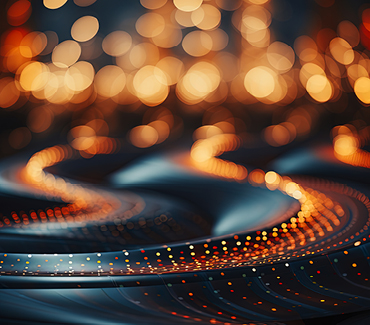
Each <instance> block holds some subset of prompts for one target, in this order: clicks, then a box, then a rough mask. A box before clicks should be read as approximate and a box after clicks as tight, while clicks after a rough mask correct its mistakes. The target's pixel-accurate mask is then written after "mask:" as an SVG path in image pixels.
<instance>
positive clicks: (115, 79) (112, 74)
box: [95, 65, 126, 98]
mask: <svg viewBox="0 0 370 325" xmlns="http://www.w3.org/2000/svg"><path fill="white" fill-rule="evenodd" d="M125 85H126V75H125V73H124V71H123V70H122V69H121V68H120V67H117V66H116V65H106V66H105V67H103V68H101V69H100V70H99V71H98V73H97V74H96V76H95V88H96V92H97V93H98V94H99V95H100V96H103V97H107V98H110V97H113V96H115V95H117V94H119V93H120V92H121V91H122V90H123V89H124V88H125Z"/></svg>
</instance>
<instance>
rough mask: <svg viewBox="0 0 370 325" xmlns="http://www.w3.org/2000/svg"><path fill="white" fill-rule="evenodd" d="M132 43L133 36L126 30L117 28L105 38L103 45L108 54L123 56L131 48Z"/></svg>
mask: <svg viewBox="0 0 370 325" xmlns="http://www.w3.org/2000/svg"><path fill="white" fill-rule="evenodd" d="M131 44H132V38H131V36H130V35H129V34H128V33H126V32H124V31H121V30H117V31H115V32H112V33H110V34H108V35H107V36H106V37H105V38H104V40H103V43H102V47H103V50H104V52H105V53H107V54H108V55H111V56H121V55H123V54H125V53H126V52H127V51H128V50H129V49H130V48H131Z"/></svg>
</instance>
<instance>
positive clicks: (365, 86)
mask: <svg viewBox="0 0 370 325" xmlns="http://www.w3.org/2000/svg"><path fill="white" fill-rule="evenodd" d="M354 91H355V94H356V96H357V97H358V99H359V100H361V101H362V102H363V103H365V104H370V79H369V78H368V77H361V78H358V79H357V80H356V82H355V86H354Z"/></svg>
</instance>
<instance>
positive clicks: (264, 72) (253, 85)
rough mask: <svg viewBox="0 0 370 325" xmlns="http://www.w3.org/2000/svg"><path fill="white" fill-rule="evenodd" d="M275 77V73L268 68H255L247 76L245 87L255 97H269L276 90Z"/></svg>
mask: <svg viewBox="0 0 370 325" xmlns="http://www.w3.org/2000/svg"><path fill="white" fill-rule="evenodd" d="M275 76H276V74H275V72H274V71H272V70H271V69H269V68H267V67H263V66H260V67H255V68H253V69H251V70H249V71H248V73H247V74H246V75H245V78H244V86H245V88H246V89H247V91H248V92H249V93H251V94H252V95H253V96H254V97H257V98H262V97H267V96H268V95H270V94H271V93H272V92H273V91H274V89H275Z"/></svg>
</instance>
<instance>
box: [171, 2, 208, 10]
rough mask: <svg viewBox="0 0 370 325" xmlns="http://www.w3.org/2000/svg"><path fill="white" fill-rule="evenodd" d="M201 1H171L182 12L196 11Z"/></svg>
mask: <svg viewBox="0 0 370 325" xmlns="http://www.w3.org/2000/svg"><path fill="white" fill-rule="evenodd" d="M202 3H203V0H173V4H174V5H175V6H176V7H177V8H178V9H180V10H182V11H194V10H196V9H198V8H199V7H200V6H201V4H202Z"/></svg>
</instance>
